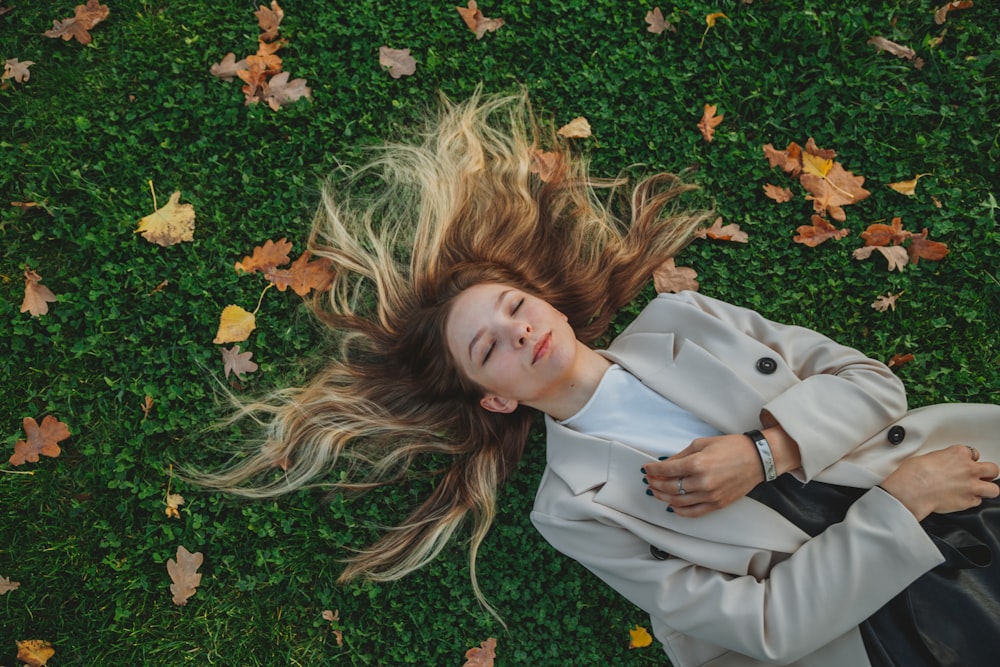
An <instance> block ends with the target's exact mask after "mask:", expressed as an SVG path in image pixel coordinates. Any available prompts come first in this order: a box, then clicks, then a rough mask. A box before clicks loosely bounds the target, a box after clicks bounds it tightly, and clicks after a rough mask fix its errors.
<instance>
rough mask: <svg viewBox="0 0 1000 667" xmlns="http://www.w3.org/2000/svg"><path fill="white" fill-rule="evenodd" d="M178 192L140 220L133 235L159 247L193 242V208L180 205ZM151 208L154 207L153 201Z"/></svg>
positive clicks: (187, 205)
mask: <svg viewBox="0 0 1000 667" xmlns="http://www.w3.org/2000/svg"><path fill="white" fill-rule="evenodd" d="M180 199H181V193H180V190H178V191H177V192H174V194H172V195H170V200H169V201H168V202H167V203H166V204H164V205H163V207H162V208H158V209H156V211H154V212H153V213H150V214H149V215H147V216H146V217H144V218H143V219H142V220H140V221H139V226H138V227H136V230H135V233H136V234H142V238H144V239H146V240H147V241H149V242H150V243H155V244H157V245H160V246H164V247H166V246H171V245H174V244H175V243H180V242H182V241H193V240H194V206H192V205H191V204H180V203H178V202H180ZM153 206H156V203H155V200H154V203H153Z"/></svg>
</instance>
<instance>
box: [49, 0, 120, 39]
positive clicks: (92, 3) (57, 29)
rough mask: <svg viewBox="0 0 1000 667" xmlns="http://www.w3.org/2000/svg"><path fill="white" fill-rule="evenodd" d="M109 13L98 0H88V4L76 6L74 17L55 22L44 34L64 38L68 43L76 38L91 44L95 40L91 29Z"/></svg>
mask: <svg viewBox="0 0 1000 667" xmlns="http://www.w3.org/2000/svg"><path fill="white" fill-rule="evenodd" d="M108 13H109V12H108V8H107V6H106V5H102V4H101V3H100V2H98V0H87V4H85V5H77V6H76V10H75V14H74V15H73V16H72V17H70V18H68V19H63V20H62V21H53V22H52V29H51V30H46V31H45V32H44V33H42V34H43V35H45V36H46V37H62V38H63V39H64V40H66V41H69V40H71V39H74V38H75V39H76V41H78V42H80V43H81V44H90V42H91V40H92V39H93V38H92V37H91V36H90V29H91V28H93V27H94V26H95V25H97V24H98V23H100V22H101V21H103V20H104V19H106V18H108Z"/></svg>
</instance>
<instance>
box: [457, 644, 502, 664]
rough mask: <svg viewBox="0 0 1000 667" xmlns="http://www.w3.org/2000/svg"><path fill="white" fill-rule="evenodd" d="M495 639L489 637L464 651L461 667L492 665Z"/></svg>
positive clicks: (495, 645) (494, 654)
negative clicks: (463, 660)
mask: <svg viewBox="0 0 1000 667" xmlns="http://www.w3.org/2000/svg"><path fill="white" fill-rule="evenodd" d="M496 648H497V640H496V639H494V638H493V637H490V638H489V639H487V640H486V641H484V642H483V643H482V644H480V645H479V646H477V647H475V648H470V649H469V650H468V651H466V652H465V663H463V664H462V667H493V661H494V659H495V658H496V657H497V656H496Z"/></svg>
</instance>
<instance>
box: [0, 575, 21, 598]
mask: <svg viewBox="0 0 1000 667" xmlns="http://www.w3.org/2000/svg"><path fill="white" fill-rule="evenodd" d="M20 587H21V582H20V581H11V580H10V579H8V578H7V577H0V595H4V594H6V593H10V592H11V591H16V590H17V589H18V588H20Z"/></svg>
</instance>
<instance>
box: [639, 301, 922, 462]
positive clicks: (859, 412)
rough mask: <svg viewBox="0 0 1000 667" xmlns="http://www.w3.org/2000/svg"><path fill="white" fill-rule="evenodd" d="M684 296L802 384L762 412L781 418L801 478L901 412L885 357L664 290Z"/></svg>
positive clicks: (765, 418)
mask: <svg viewBox="0 0 1000 667" xmlns="http://www.w3.org/2000/svg"><path fill="white" fill-rule="evenodd" d="M659 298H660V299H674V300H680V301H683V302H687V303H688V304H690V305H693V306H695V307H696V308H698V309H700V310H701V311H703V312H704V313H706V314H708V315H711V316H712V317H714V318H717V319H718V320H721V321H722V322H724V323H726V324H728V325H730V326H732V327H734V328H735V329H736V330H738V331H740V332H742V333H744V334H746V335H748V336H751V337H753V338H754V339H756V340H757V341H759V342H760V343H763V344H764V345H766V346H767V347H769V348H770V349H771V350H773V351H774V353H775V354H776V355H778V356H779V357H780V358H781V359H782V360H783V361H784V363H785V364H787V365H788V367H789V368H790V369H791V370H792V372H793V373H794V374H795V376H796V377H797V378H798V379H799V380H800V382H797V383H795V384H794V385H792V386H790V387H789V388H787V389H786V390H785V391H784V392H783V393H781V394H780V395H778V396H776V397H774V398H772V399H771V400H769V401H768V402H767V403H766V404H765V405H764V406H763V409H762V410H761V415H760V419H761V423H762V424H764V425H765V426H770V425H773V424H774V423H777V424H780V425H781V426H782V427H783V428H784V429H785V431H786V432H787V433H788V434H789V435H790V436H791V437H792V438H793V439H795V441H796V442H797V443H798V445H799V450H800V452H801V454H802V474H801V475H799V477H800V478H801V479H802V480H803V481H809V480H811V479H812V478H813V477H815V476H816V475H817V474H818V473H820V472H821V471H823V470H824V469H826V468H827V467H829V466H830V465H831V464H833V463H834V462H835V461H837V460H839V459H840V458H842V457H843V456H844V455H845V454H846V453H847V452H849V451H851V450H852V449H854V448H855V447H857V446H858V445H859V444H861V443H863V442H865V441H866V440H868V439H869V438H871V437H872V436H874V435H876V434H877V433H878V432H879V431H881V430H882V429H884V428H885V427H887V426H888V425H890V424H891V423H893V422H894V421H896V420H897V419H899V418H901V417H902V416H903V415H904V414H905V413H906V409H907V403H906V391H905V389H904V388H903V383H902V382H901V381H900V380H899V378H897V377H896V376H895V375H894V374H893V372H892V371H891V370H890V369H889V368H888V367H887V366H886V365H885V364H883V363H882V362H880V361H876V360H875V359H871V358H869V357H867V356H865V355H864V354H862V353H861V352H859V351H858V350H855V349H853V348H850V347H847V346H845V345H841V344H839V343H837V342H835V341H833V340H831V339H830V338H828V337H826V336H824V335H822V334H820V333H818V332H816V331H813V330H811V329H806V328H804V327H799V326H791V325H785V324H779V323H777V322H773V321H771V320H768V319H766V318H765V317H763V316H761V315H760V314H759V313H757V312H755V311H753V310H750V309H747V308H741V307H739V306H734V305H731V304H728V303H725V302H724V301H719V300H717V299H713V298H711V297H707V296H704V295H702V294H698V293H695V292H684V293H682V294H681V295H676V296H675V295H661V296H660V297H659Z"/></svg>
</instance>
